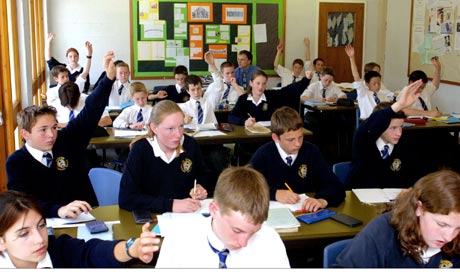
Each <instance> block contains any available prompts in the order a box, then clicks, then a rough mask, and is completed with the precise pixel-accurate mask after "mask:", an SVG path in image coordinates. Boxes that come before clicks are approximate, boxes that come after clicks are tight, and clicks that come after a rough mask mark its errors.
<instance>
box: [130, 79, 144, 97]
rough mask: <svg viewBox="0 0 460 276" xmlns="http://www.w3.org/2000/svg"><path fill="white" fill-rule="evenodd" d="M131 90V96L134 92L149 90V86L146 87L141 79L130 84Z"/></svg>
mask: <svg viewBox="0 0 460 276" xmlns="http://www.w3.org/2000/svg"><path fill="white" fill-rule="evenodd" d="M129 92H130V94H131V97H132V96H134V94H136V93H139V92H145V93H148V92H147V88H146V87H145V84H144V83H142V82H140V81H135V82H133V83H131V85H130V86H129Z"/></svg>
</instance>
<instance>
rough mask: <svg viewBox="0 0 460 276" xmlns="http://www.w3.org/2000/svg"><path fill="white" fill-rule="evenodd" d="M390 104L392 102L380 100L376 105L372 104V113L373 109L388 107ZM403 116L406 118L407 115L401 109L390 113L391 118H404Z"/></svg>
mask: <svg viewBox="0 0 460 276" xmlns="http://www.w3.org/2000/svg"><path fill="white" fill-rule="evenodd" d="M392 104H393V103H392V102H381V103H379V104H378V105H376V106H374V109H372V113H374V112H375V111H379V110H382V109H386V108H389V107H391V105H392ZM405 118H407V116H406V114H405V113H404V111H402V110H400V111H398V112H396V113H392V115H391V119H405Z"/></svg>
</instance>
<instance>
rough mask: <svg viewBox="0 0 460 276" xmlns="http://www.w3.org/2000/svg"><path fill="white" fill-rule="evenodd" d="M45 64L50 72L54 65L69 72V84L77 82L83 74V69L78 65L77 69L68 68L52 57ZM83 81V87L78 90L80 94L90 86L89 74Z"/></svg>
mask: <svg viewBox="0 0 460 276" xmlns="http://www.w3.org/2000/svg"><path fill="white" fill-rule="evenodd" d="M46 64H48V69H49V70H50V71H51V69H53V67H54V66H56V65H62V66H64V67H65V68H67V70H68V71H69V81H71V82H75V81H76V80H77V78H78V76H79V75H80V74H81V73H83V70H84V68H83V67H82V66H80V65H78V67H77V68H75V69H72V68H70V66H69V65H66V64H65V63H61V62H59V61H58V60H56V59H55V58H54V57H51V59H49V60H47V61H46ZM83 80H84V82H83V87H82V89H80V92H87V91H88V90H89V87H90V85H91V82H90V80H89V74H88V76H86V80H85V79H83Z"/></svg>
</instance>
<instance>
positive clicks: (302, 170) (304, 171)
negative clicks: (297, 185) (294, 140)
mask: <svg viewBox="0 0 460 276" xmlns="http://www.w3.org/2000/svg"><path fill="white" fill-rule="evenodd" d="M297 173H298V174H299V176H300V177H301V178H305V177H307V164H302V165H300V167H299V171H298V172H297Z"/></svg>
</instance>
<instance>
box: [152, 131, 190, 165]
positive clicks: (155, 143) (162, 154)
mask: <svg viewBox="0 0 460 276" xmlns="http://www.w3.org/2000/svg"><path fill="white" fill-rule="evenodd" d="M146 139H147V141H148V142H149V144H150V146H151V147H152V150H153V155H155V157H160V158H161V160H163V161H164V162H165V163H166V164H169V163H171V162H172V161H173V160H174V159H175V158H176V157H179V156H176V154H172V155H171V158H170V159H168V157H167V156H166V153H165V152H164V151H163V150H162V149H161V147H160V144H158V140H157V139H155V137H153V138H146ZM183 144H184V136H182V138H181V140H180V151H179V155H180V154H181V153H183V152H184V149H183V148H182V145H183Z"/></svg>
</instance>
